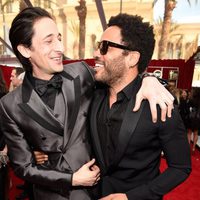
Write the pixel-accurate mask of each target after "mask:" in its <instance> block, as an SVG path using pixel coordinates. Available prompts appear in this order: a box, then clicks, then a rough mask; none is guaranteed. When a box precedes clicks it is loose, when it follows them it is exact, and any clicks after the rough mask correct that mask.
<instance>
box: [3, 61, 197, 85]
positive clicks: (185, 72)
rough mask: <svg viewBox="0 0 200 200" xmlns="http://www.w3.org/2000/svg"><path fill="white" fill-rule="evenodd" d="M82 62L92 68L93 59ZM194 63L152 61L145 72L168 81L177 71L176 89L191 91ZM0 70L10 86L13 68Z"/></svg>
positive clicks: (66, 62) (4, 67) (65, 62)
mask: <svg viewBox="0 0 200 200" xmlns="http://www.w3.org/2000/svg"><path fill="white" fill-rule="evenodd" d="M76 61H82V60H64V61H63V63H64V64H68V63H71V62H76ZM83 61H85V62H87V63H88V65H90V66H94V59H83ZM194 66H195V61H194V60H193V59H189V60H188V61H186V62H185V60H182V59H179V60H152V61H151V62H150V64H149V67H148V69H147V71H149V72H154V71H155V70H156V69H157V70H161V71H162V73H163V74H162V75H163V76H162V78H163V79H166V80H168V78H169V73H170V70H177V71H178V72H179V73H178V80H177V87H178V88H181V89H191V85H192V78H193V72H194ZM0 67H1V68H2V71H3V74H4V78H5V81H6V83H7V85H8V86H9V84H10V74H11V71H12V68H13V67H6V66H3V65H0Z"/></svg>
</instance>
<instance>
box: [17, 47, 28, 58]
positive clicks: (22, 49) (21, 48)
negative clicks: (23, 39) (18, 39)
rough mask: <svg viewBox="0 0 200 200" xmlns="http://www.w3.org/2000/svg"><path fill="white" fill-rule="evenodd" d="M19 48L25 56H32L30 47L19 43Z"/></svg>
mask: <svg viewBox="0 0 200 200" xmlns="http://www.w3.org/2000/svg"><path fill="white" fill-rule="evenodd" d="M17 50H18V51H19V52H20V53H21V54H22V56H24V57H25V58H30V49H29V48H28V47H25V46H24V45H23V44H19V45H18V46H17Z"/></svg>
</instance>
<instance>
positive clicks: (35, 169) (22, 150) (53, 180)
mask: <svg viewBox="0 0 200 200" xmlns="http://www.w3.org/2000/svg"><path fill="white" fill-rule="evenodd" d="M4 103H5V102H4ZM16 106H17V105H16ZM0 122H1V126H2V131H3V133H4V135H5V142H6V144H7V146H8V155H9V158H10V161H11V165H12V167H13V169H14V172H15V174H16V175H17V176H18V177H20V178H22V179H24V180H27V181H29V182H32V183H35V184H40V185H44V186H48V187H49V188H55V189H56V188H57V189H58V190H59V189H64V190H67V189H68V188H69V187H71V179H72V172H59V171H55V170H49V169H48V170H46V169H43V168H41V167H39V166H37V165H35V164H34V157H33V154H32V150H31V146H30V145H29V144H28V142H27V140H26V138H25V136H24V134H23V132H22V131H21V130H20V128H19V126H18V125H17V124H16V122H15V121H14V120H13V119H12V116H9V115H8V113H7V111H6V109H5V106H4V105H3V102H2V101H1V100H0Z"/></svg>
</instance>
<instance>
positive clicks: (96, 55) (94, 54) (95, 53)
mask: <svg viewBox="0 0 200 200" xmlns="http://www.w3.org/2000/svg"><path fill="white" fill-rule="evenodd" d="M100 56H101V54H100V51H99V48H97V49H96V50H94V53H93V57H94V58H96V57H100Z"/></svg>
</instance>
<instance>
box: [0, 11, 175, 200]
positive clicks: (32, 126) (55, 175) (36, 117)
mask: <svg viewBox="0 0 200 200" xmlns="http://www.w3.org/2000/svg"><path fill="white" fill-rule="evenodd" d="M47 27H48V28H47ZM9 38H10V41H11V45H12V47H13V50H14V52H15V54H16V56H17V58H18V59H19V60H20V62H21V64H22V66H23V68H24V69H25V71H26V73H25V77H24V81H23V83H22V85H20V86H19V87H17V88H16V89H15V90H14V91H13V92H11V93H9V94H8V95H6V96H5V97H4V98H3V99H1V101H0V119H1V120H2V121H3V123H2V124H1V125H2V130H3V133H4V135H5V138H6V143H7V145H8V151H9V157H10V162H11V164H12V167H13V168H14V171H15V173H16V174H17V175H18V176H19V177H21V178H22V179H24V180H26V181H30V182H32V183H33V184H34V198H35V199H37V200H42V199H48V200H55V199H56V200H67V199H70V200H77V199H84V200H88V199H91V197H90V194H89V191H88V186H94V185H96V184H97V183H98V181H99V179H100V171H99V168H98V166H97V165H96V164H95V159H92V157H91V147H90V143H89V135H88V124H87V123H88V119H87V116H88V109H89V106H90V102H91V100H92V98H93V92H94V85H95V81H94V76H93V73H94V71H93V69H91V68H89V66H88V65H87V64H86V63H84V62H77V63H73V64H69V65H67V66H63V63H62V57H63V51H64V49H63V44H62V42H61V34H60V33H59V31H58V29H57V26H56V23H55V22H54V20H53V18H52V17H51V16H50V14H49V13H48V12H47V11H45V10H44V9H41V8H39V7H31V8H26V9H24V10H23V11H21V12H20V13H19V14H18V15H17V16H16V17H15V19H14V20H13V22H12V26H11V29H10V33H9ZM149 80H151V81H149ZM152 82H153V84H152ZM152 87H153V88H154V89H155V91H156V92H155V91H154V92H153V91H152ZM150 88H151V91H150ZM157 89H158V90H157ZM145 91H146V92H145ZM145 93H146V94H150V95H149V96H150V98H149V99H150V101H151V108H152V110H153V120H156V115H157V112H156V104H157V103H158V104H159V105H160V106H161V108H162V111H163V115H162V120H165V118H166V113H167V114H168V116H171V110H172V108H173V104H172V101H173V98H172V96H171V95H170V94H169V93H168V92H167V91H166V89H165V88H164V87H162V85H161V84H160V83H158V81H157V79H155V78H152V77H151V79H149V78H144V83H143V85H142V87H141V90H140V91H139V92H138V99H137V103H136V108H135V109H136V110H137V108H139V107H140V102H141V101H142V99H144V98H145V97H148V95H147V96H145ZM155 93H158V94H159V95H161V96H162V98H156V99H155V97H156V95H155ZM152 96H153V97H152ZM159 97H160V96H159ZM166 104H167V105H168V107H167V105H166ZM16 105H18V106H16ZM37 150H39V151H42V152H44V153H46V154H47V155H48V161H46V162H45V163H43V164H41V165H38V164H37V163H35V161H34V156H33V152H34V151H37Z"/></svg>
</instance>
